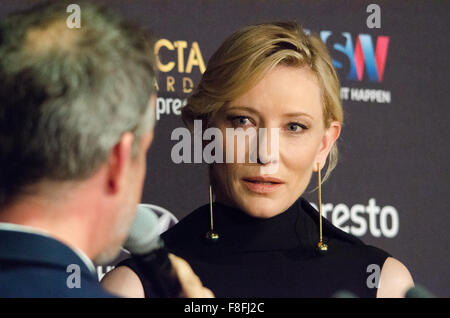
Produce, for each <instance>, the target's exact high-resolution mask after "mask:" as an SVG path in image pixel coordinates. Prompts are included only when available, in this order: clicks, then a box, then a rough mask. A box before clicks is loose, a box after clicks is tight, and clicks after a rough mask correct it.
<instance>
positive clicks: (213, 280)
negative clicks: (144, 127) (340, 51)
mask: <svg viewBox="0 0 450 318" xmlns="http://www.w3.org/2000/svg"><path fill="white" fill-rule="evenodd" d="M339 92H340V88H339V81H338V78H337V75H336V72H335V70H334V68H333V66H332V62H331V58H330V55H329V53H328V51H327V49H326V47H325V46H324V44H323V43H322V42H321V41H320V40H319V39H318V38H317V37H315V36H309V35H306V34H305V33H304V31H303V30H302V28H301V27H300V26H299V25H297V24H296V23H287V22H279V23H264V24H257V25H251V26H247V27H244V28H243V29H241V30H239V31H237V32H236V33H234V34H233V35H231V36H230V37H229V38H228V39H226V40H225V42H224V43H223V44H222V45H221V46H220V48H219V49H218V50H217V51H216V52H215V53H214V55H213V56H212V57H211V59H210V60H209V63H208V66H207V69H206V71H205V73H204V74H203V77H202V79H201V81H200V83H199V85H198V87H197V89H196V91H195V92H194V94H193V95H192V96H191V97H190V98H189V99H188V103H187V105H186V106H185V107H184V108H183V111H182V118H183V120H184V122H185V123H186V125H187V126H188V127H193V124H194V121H195V120H200V121H201V122H202V124H203V127H204V129H207V128H210V127H214V128H217V129H219V130H220V131H221V132H222V133H223V134H222V135H223V136H224V143H223V144H224V145H223V148H222V149H220V150H221V151H222V152H223V156H224V157H225V156H226V155H227V153H229V152H230V151H233V156H234V158H236V154H235V152H236V151H234V150H236V149H237V146H236V144H234V143H231V146H230V145H229V142H225V141H226V139H227V138H226V136H227V134H226V131H227V129H230V128H232V129H236V130H239V129H240V130H241V131H244V132H245V131H249V130H250V129H264V128H265V129H269V130H271V129H275V131H276V135H275V137H276V141H277V142H276V143H275V144H276V147H272V146H270V147H267V148H266V151H265V152H264V151H257V160H256V161H255V162H250V160H249V161H245V162H237V161H236V160H235V161H233V162H224V160H223V161H221V162H214V163H212V164H210V183H211V189H212V190H211V192H212V193H213V194H214V197H215V200H214V203H212V202H210V204H206V205H204V206H202V207H200V208H198V209H197V210H195V211H193V212H192V213H191V214H189V215H188V216H187V217H185V218H184V219H182V220H181V221H180V222H179V223H178V224H177V225H175V226H174V227H172V228H171V229H169V230H168V231H167V232H166V233H164V234H163V235H162V237H163V239H164V240H165V243H166V246H167V247H168V249H169V250H170V251H171V252H172V253H174V254H176V255H179V256H181V257H183V258H184V259H186V260H187V261H188V262H189V263H190V265H191V266H192V268H193V270H194V272H195V273H196V274H197V275H198V276H199V278H200V279H201V280H202V282H203V283H204V284H205V286H207V287H208V288H210V289H211V290H212V291H213V292H214V293H215V295H216V296H217V297H332V296H333V295H335V294H336V292H339V291H349V292H351V293H353V294H355V295H357V296H359V297H403V296H404V294H405V292H406V290H407V289H408V288H410V287H412V286H413V281H412V278H411V275H410V274H409V271H408V270H407V269H406V267H405V266H404V265H403V264H402V263H400V262H399V261H398V260H396V259H394V258H392V257H391V256H390V255H389V254H388V253H387V252H385V251H383V250H381V249H378V248H375V247H372V246H368V245H365V244H364V243H363V242H362V241H361V240H359V239H357V238H355V237H353V236H352V235H350V234H347V233H345V232H343V231H341V230H339V229H338V228H336V227H335V226H333V225H332V224H331V223H330V222H328V221H327V220H326V219H323V220H322V217H321V214H320V213H318V211H316V210H315V209H314V208H313V207H312V206H311V205H310V204H309V203H308V201H307V200H306V199H304V198H303V197H302V195H303V193H304V192H305V190H306V188H307V187H308V185H309V183H310V180H311V178H312V175H313V172H316V173H317V174H318V176H320V172H321V171H322V169H326V173H325V176H324V178H323V180H322V179H321V178H320V177H319V180H320V181H318V187H319V193H320V185H321V182H323V181H324V180H325V179H326V178H328V177H329V175H330V172H331V171H332V170H333V168H334V167H335V166H336V163H337V155H338V150H337V144H336V140H337V139H338V137H339V135H340V131H341V128H342V124H343V119H344V116H343V110H342V104H341V101H340V94H339ZM269 136H270V137H269ZM275 137H273V135H272V134H260V135H258V137H257V138H256V139H258V141H259V142H260V141H261V139H263V144H264V142H267V143H269V144H270V145H272V143H271V142H272V141H273V140H272V139H273V138H275ZM233 139H234V137H233ZM269 139H270V140H269ZM228 141H229V140H228ZM253 142H254V141H253ZM251 144H252V140H251V138H250V137H249V139H248V140H247V141H246V142H245V153H246V155H247V154H249V153H250V152H251V149H250V148H251ZM258 149H259V147H258ZM259 150H260V149H259ZM271 167H272V168H274V169H270V168H271ZM268 171H270V173H268ZM212 193H211V194H212ZM211 198H212V195H211ZM319 198H320V194H319ZM319 206H320V202H319ZM121 265H123V266H119V267H118V268H117V269H115V270H114V271H113V272H112V273H111V274H110V275H108V279H107V280H106V281H105V284H104V285H105V287H106V288H108V286H116V290H112V291H113V292H116V293H121V294H124V295H129V296H130V295H136V293H135V292H138V294H139V295H145V296H147V297H151V295H148V294H147V293H146V291H147V288H146V284H147V283H148V282H147V280H146V278H145V277H144V276H143V275H142V273H140V272H139V269H138V268H137V267H136V266H135V264H134V262H133V260H132V259H130V260H127V261H125V262H123V263H122V264H121ZM377 270H378V271H377ZM111 282H116V283H114V284H113V283H111ZM117 282H120V284H118V283H117ZM117 286H119V287H117Z"/></svg>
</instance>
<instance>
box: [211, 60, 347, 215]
mask: <svg viewBox="0 0 450 318" xmlns="http://www.w3.org/2000/svg"><path fill="white" fill-rule="evenodd" d="M210 126H215V127H217V128H219V129H220V130H221V131H222V135H223V136H224V146H223V147H224V148H223V151H224V156H225V155H226V154H227V151H228V152H229V151H230V149H231V148H234V156H235V159H236V154H237V151H236V144H231V145H230V142H228V144H227V142H226V141H227V140H226V128H242V129H244V130H246V129H248V128H250V127H253V128H255V129H257V130H258V129H259V128H266V129H267V132H268V133H267V135H266V138H262V139H261V140H259V142H265V143H266V145H267V147H268V148H267V149H268V151H267V156H265V157H264V158H262V156H261V157H258V158H260V159H261V161H258V162H256V163H255V161H252V162H249V159H248V158H249V157H248V156H247V157H246V158H247V159H246V161H245V163H236V160H234V161H233V163H216V164H213V166H212V171H211V173H212V174H213V178H214V180H215V188H214V192H215V194H216V200H217V201H219V202H223V203H225V204H228V205H231V206H234V207H237V208H240V209H242V210H243V211H245V212H246V213H247V214H249V215H252V216H255V217H263V218H268V217H272V216H275V215H277V214H279V213H281V212H284V211H285V210H286V209H287V208H289V206H291V205H292V204H293V203H294V202H295V201H296V200H297V199H298V198H299V197H300V196H301V195H302V193H303V192H304V191H305V189H306V187H307V186H308V183H309V181H310V178H311V175H312V172H313V171H316V170H317V169H316V165H317V163H318V162H319V163H320V167H321V168H322V167H323V166H324V164H325V161H326V157H327V155H328V153H329V151H330V149H331V146H332V145H333V143H334V142H335V141H336V139H337V138H338V137H339V133H340V124H339V123H338V122H332V123H331V125H330V127H329V128H326V127H325V125H324V119H323V112H322V101H321V91H320V87H319V83H318V81H317V78H316V76H315V74H314V73H313V72H312V71H311V70H310V69H309V68H307V67H303V68H296V67H289V66H277V67H275V68H274V69H273V70H271V71H270V72H268V73H267V75H266V76H265V77H264V78H263V79H262V80H261V81H260V82H259V83H258V84H257V85H256V86H255V87H254V88H252V89H251V90H249V91H248V92H247V93H245V94H243V95H241V96H240V97H238V98H236V99H235V100H233V101H232V102H230V103H228V104H226V105H225V106H224V107H222V109H221V110H220V111H219V112H218V113H217V115H216V116H215V117H214V119H213V120H212V122H211V123H210ZM271 128H279V130H278V153H276V147H273V146H271V141H272V139H271V138H273V137H270V135H271ZM274 132H276V130H273V131H272V133H274ZM257 135H258V134H257ZM230 139H231V138H230ZM233 139H234V138H233ZM255 140H256V139H254V140H253V141H251V140H249V141H248V142H246V143H245V151H246V154H248V152H249V149H254V148H251V146H250V145H252V143H253V142H255Z"/></svg>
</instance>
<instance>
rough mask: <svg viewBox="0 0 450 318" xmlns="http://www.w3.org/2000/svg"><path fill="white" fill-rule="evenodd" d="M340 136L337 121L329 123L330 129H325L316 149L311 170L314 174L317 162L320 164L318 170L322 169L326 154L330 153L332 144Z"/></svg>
mask: <svg viewBox="0 0 450 318" xmlns="http://www.w3.org/2000/svg"><path fill="white" fill-rule="evenodd" d="M340 134H341V123H340V122H338V121H333V122H331V124H330V127H328V128H326V129H325V134H324V136H323V137H322V141H321V143H320V147H319V149H318V152H317V155H316V158H315V160H314V163H313V170H314V171H315V172H317V162H319V163H320V169H323V167H324V165H325V162H326V160H327V157H328V154H329V153H330V151H331V147H333V145H334V143H335V142H336V140H337V139H338V138H339V135H340Z"/></svg>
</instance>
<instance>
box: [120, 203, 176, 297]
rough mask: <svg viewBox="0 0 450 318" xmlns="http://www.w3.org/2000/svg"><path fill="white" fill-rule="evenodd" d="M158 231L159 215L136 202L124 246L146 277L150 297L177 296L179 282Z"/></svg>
mask: <svg viewBox="0 0 450 318" xmlns="http://www.w3.org/2000/svg"><path fill="white" fill-rule="evenodd" d="M159 232H160V229H159V223H158V217H157V216H156V215H155V213H153V212H152V210H151V209H150V208H147V207H144V206H141V205H139V206H138V210H137V214H136V218H135V220H134V223H133V225H132V226H131V229H130V233H129V234H128V238H127V240H126V242H125V244H124V246H123V247H124V248H125V249H126V250H128V251H129V252H130V253H131V256H132V258H133V259H134V261H135V262H136V265H137V266H138V268H139V270H140V271H141V272H142V273H143V274H144V277H145V278H146V279H148V282H149V285H150V289H151V291H150V292H149V294H150V295H151V297H154V298H175V297H179V296H180V293H181V285H180V282H179V280H178V277H177V275H176V273H175V271H174V269H173V267H172V263H171V262H170V259H169V254H168V251H167V249H166V248H165V247H164V242H163V240H162V239H161V237H160V236H159Z"/></svg>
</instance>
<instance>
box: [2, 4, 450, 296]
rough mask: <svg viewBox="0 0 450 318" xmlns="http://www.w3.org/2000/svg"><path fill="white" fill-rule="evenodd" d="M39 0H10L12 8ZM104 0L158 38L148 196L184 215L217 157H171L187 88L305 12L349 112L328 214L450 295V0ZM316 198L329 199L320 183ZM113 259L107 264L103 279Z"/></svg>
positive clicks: (304, 21)
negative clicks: (252, 27) (231, 47)
mask: <svg viewBox="0 0 450 318" xmlns="http://www.w3.org/2000/svg"><path fill="white" fill-rule="evenodd" d="M35 2H36V1H2V2H0V17H1V16H4V15H5V14H7V13H9V12H11V11H14V10H16V9H19V8H24V7H27V6H30V5H31V4H32V3H35ZM98 2H99V3H103V4H106V5H107V6H110V7H112V8H114V9H115V10H116V11H118V12H120V13H122V14H123V15H125V16H126V17H128V18H130V19H132V20H133V21H136V22H137V23H140V24H143V25H144V26H145V27H147V28H148V29H149V30H151V31H152V32H153V34H154V35H155V37H156V43H155V51H156V52H157V53H158V68H159V72H160V74H159V81H158V89H159V95H158V100H157V109H156V112H157V120H158V123H157V127H156V131H155V139H154V142H153V144H152V147H151V149H150V151H149V155H148V175H147V178H146V181H145V187H144V192H143V198H142V202H144V203H149V204H152V205H154V206H157V207H161V208H162V209H163V210H164V211H165V210H167V211H170V212H171V213H172V214H173V215H174V216H175V218H177V219H182V218H183V217H185V216H186V215H188V214H189V213H190V212H191V211H193V210H194V209H195V208H197V207H199V206H200V205H203V204H205V203H207V202H208V199H209V188H208V186H209V183H208V182H209V181H208V174H207V165H206V164H205V163H195V164H194V163H192V164H183V163H181V164H176V163H174V162H173V161H172V159H171V151H172V148H173V146H174V145H175V144H176V143H177V142H178V141H177V140H171V134H172V131H173V130H174V129H176V128H178V127H183V123H182V121H181V118H180V113H181V109H182V107H183V106H184V105H185V103H186V98H187V97H188V96H189V94H191V93H192V92H193V89H194V88H195V86H196V85H197V83H198V82H199V80H200V78H201V75H202V73H203V72H204V71H205V68H206V65H207V63H208V59H209V58H210V56H211V55H212V53H213V52H214V51H215V50H216V49H217V48H218V46H219V45H220V44H221V43H222V41H223V40H224V39H225V38H226V37H227V36H229V35H230V34H231V33H233V32H234V31H236V30H238V29H239V28H241V27H243V26H245V25H248V24H254V23H260V22H271V21H284V20H287V21H296V22H298V23H300V24H301V25H302V26H303V27H304V28H305V29H306V30H307V31H308V32H312V33H316V34H318V35H319V36H320V38H321V39H322V41H323V42H324V43H325V44H326V46H327V47H328V49H329V50H330V53H331V56H332V58H333V64H334V66H335V68H336V70H337V72H338V75H339V78H340V81H341V86H342V88H341V98H342V101H343V106H344V113H345V122H344V127H343V130H342V134H341V138H340V139H339V143H338V145H339V148H340V158H339V163H338V166H337V168H336V169H335V170H334V172H333V173H332V175H331V177H330V179H329V180H328V181H327V182H326V183H325V184H324V185H323V187H322V198H323V199H322V200H323V213H324V215H325V217H327V218H328V220H330V221H332V222H333V224H335V225H336V226H338V227H339V228H341V229H342V230H344V231H347V232H349V233H351V234H353V235H355V236H357V237H359V238H361V239H362V240H363V241H364V242H365V243H367V244H370V245H375V246H377V247H380V248H382V249H384V250H386V251H388V252H389V253H390V254H391V255H393V256H394V257H395V258H397V259H399V260H400V261H401V262H403V263H404V264H405V265H406V266H407V267H408V269H409V270H410V272H411V273H412V276H413V278H414V280H415V282H416V283H419V284H421V285H423V286H425V287H426V288H428V289H429V290H430V291H431V292H433V293H434V294H436V295H438V296H450V273H449V265H450V264H449V262H450V257H449V235H448V229H449V225H450V224H449V223H450V222H449V221H450V215H449V210H450V191H449V190H450V189H449V188H450V187H449V178H450V169H449V166H450V164H449V162H450V160H449V159H450V145H449V136H450V134H449V123H450V110H449V107H448V106H449V105H448V101H449V97H450V96H449V74H450V72H449V71H450V69H449V52H450V50H449V40H448V39H449V25H448V12H450V10H449V9H450V5H449V3H450V2H449V1H406V0H405V1H370V2H365V1H339V0H329V1H307V0H305V1H287V0H283V1H256V0H255V1H250V0H246V1H235V0H220V1H219V0H210V1H202V0H196V1H195V0H191V1H156V0H155V1H149V0H148V1H144V0H142V1H137V0H129V1H126V0H122V1H113V0H110V1H98ZM73 3H75V4H76V0H74V1H73ZM0 84H1V83H0ZM313 187H314V185H311V187H310V189H311V190H312V189H313ZM304 196H305V197H306V198H307V199H308V200H310V201H311V202H313V203H316V202H317V199H316V196H317V192H312V191H309V192H308V193H305V195H304ZM112 265H113V264H112ZM110 268H111V267H105V266H104V267H99V269H98V274H99V277H101V276H102V275H103V274H104V273H105V271H107V270H108V269H110Z"/></svg>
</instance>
